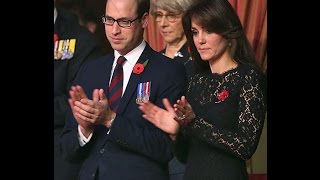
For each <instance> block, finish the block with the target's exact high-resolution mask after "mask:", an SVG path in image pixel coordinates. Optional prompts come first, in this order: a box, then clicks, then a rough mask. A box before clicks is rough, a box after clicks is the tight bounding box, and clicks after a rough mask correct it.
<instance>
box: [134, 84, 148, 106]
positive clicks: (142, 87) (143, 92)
mask: <svg viewBox="0 0 320 180" xmlns="http://www.w3.org/2000/svg"><path fill="white" fill-rule="evenodd" d="M150 91H151V82H150V81H149V82H143V83H139V84H138V87H137V98H136V103H137V104H140V103H143V102H148V101H149V98H150Z"/></svg>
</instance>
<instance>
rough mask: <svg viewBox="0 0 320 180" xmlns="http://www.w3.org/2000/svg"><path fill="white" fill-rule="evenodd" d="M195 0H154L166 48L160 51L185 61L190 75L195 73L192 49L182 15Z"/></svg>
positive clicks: (154, 13)
mask: <svg viewBox="0 0 320 180" xmlns="http://www.w3.org/2000/svg"><path fill="white" fill-rule="evenodd" d="M194 2H195V0H153V1H152V3H153V7H154V10H153V15H154V18H155V21H156V23H157V27H158V29H159V32H160V34H161V36H162V37H163V39H164V41H165V48H164V49H163V50H161V51H160V52H161V53H162V54H163V55H165V56H167V57H169V58H171V59H174V60H177V61H179V62H180V63H183V64H184V65H185V67H186V70H187V74H188V76H189V77H190V76H191V75H192V73H193V71H194V70H193V66H192V64H191V61H190V60H191V58H190V50H188V45H187V38H186V36H185V34H184V31H183V27H182V16H183V13H184V12H186V11H187V9H188V8H189V7H190V6H191V4H194Z"/></svg>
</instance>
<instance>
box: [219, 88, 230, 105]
mask: <svg viewBox="0 0 320 180" xmlns="http://www.w3.org/2000/svg"><path fill="white" fill-rule="evenodd" d="M228 96H229V92H228V91H227V90H225V89H224V90H222V91H221V92H220V93H218V94H217V99H218V100H219V101H218V102H216V103H219V102H222V101H225V100H226V99H227V98H228Z"/></svg>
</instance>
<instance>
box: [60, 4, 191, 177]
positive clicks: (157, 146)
mask: <svg viewBox="0 0 320 180" xmlns="http://www.w3.org/2000/svg"><path fill="white" fill-rule="evenodd" d="M149 8H150V2H149V0H107V2H106V11H105V15H104V17H103V18H102V20H103V22H104V24H105V31H106V36H107V38H108V40H109V42H110V44H111V46H112V47H113V49H114V53H112V54H109V55H106V56H104V57H101V58H98V59H96V60H94V61H91V62H90V63H87V64H85V65H84V66H83V67H82V68H81V70H80V72H79V74H78V76H77V78H76V81H75V83H74V84H75V86H73V87H72V88H71V90H70V97H71V98H70V99H69V104H70V107H71V109H72V112H70V114H69V116H68V117H67V123H66V125H65V128H64V131H63V135H62V149H63V154H64V156H65V158H66V159H68V160H70V161H79V160H82V159H84V162H83V165H82V168H81V171H80V174H79V179H80V180H90V179H92V180H93V179H95V180H97V179H99V180H102V179H111V180H115V179H122V180H126V179H132V180H141V179H147V180H149V179H152V180H167V179H168V178H169V172H168V162H169V161H170V160H171V159H172V157H173V152H172V144H171V140H170V138H169V135H168V134H166V133H164V132H163V131H161V130H160V129H158V128H156V127H155V126H154V125H153V124H151V123H149V122H148V121H147V120H145V119H144V118H143V117H142V112H141V111H140V110H139V103H140V102H144V101H148V100H149V101H151V102H153V103H155V104H157V105H159V106H161V107H163V104H162V99H163V98H168V99H169V100H170V101H171V103H174V102H176V100H177V99H179V98H180V97H181V96H182V95H183V94H184V93H185V89H186V82H187V74H186V70H185V68H184V66H183V65H182V64H180V63H178V62H176V61H172V60H171V59H169V58H167V57H165V56H163V55H161V54H160V53H158V52H156V51H154V50H153V49H151V47H150V46H149V45H148V44H147V43H146V42H145V41H144V40H143V33H144V29H145V28H146V27H147V24H148V17H149V13H148V12H149ZM120 56H124V57H125V59H126V61H125V62H124V64H123V87H122V89H123V91H122V93H121V91H120V93H121V95H122V97H121V99H120V103H119V106H118V108H117V109H116V110H114V109H113V108H112V109H113V110H111V109H110V106H109V104H110V103H111V101H112V99H113V97H110V96H111V94H110V93H109V90H110V89H112V88H109V84H110V81H112V80H113V78H112V76H113V73H114V69H115V68H116V67H115V66H116V63H117V59H118V57H120ZM120 79H121V78H120ZM111 84H112V83H111ZM110 99H111V100H110Z"/></svg>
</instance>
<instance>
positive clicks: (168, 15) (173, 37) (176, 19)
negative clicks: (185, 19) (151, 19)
mask: <svg viewBox="0 0 320 180" xmlns="http://www.w3.org/2000/svg"><path fill="white" fill-rule="evenodd" d="M156 16H158V20H156V23H157V25H158V28H159V31H160V34H161V36H162V37H163V39H164V40H165V42H166V43H169V44H170V43H174V42H180V41H181V40H183V38H184V36H185V35H184V31H183V27H182V22H181V20H182V14H175V13H172V12H168V11H165V10H163V9H161V8H157V11H156Z"/></svg>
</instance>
